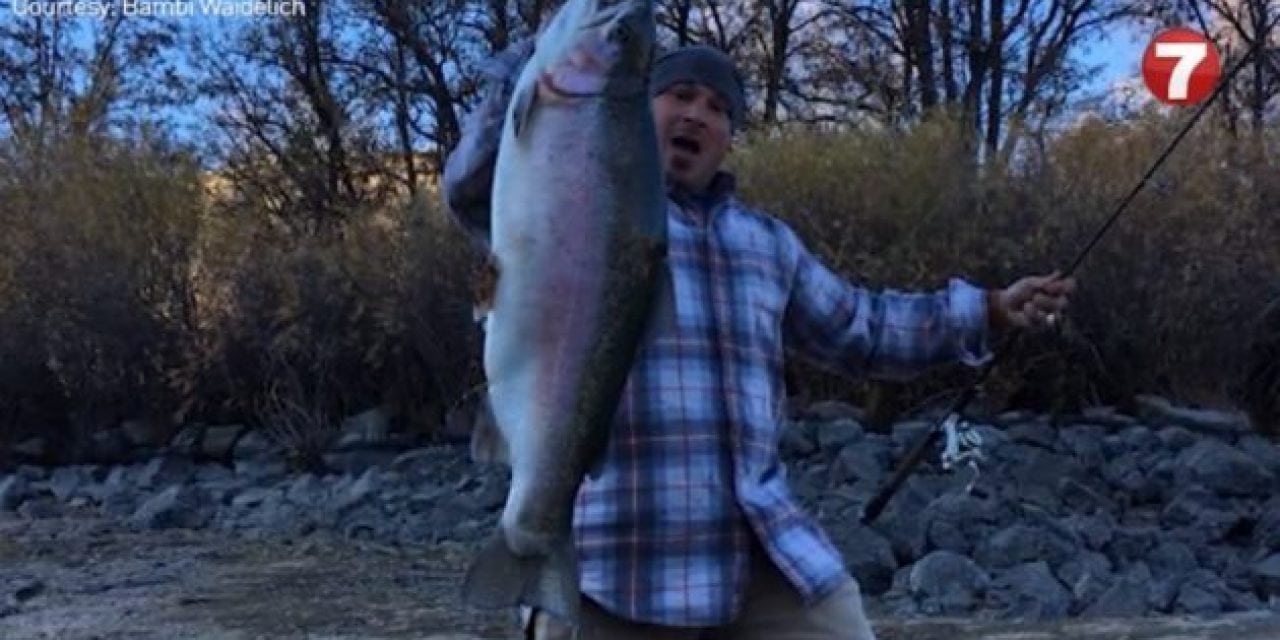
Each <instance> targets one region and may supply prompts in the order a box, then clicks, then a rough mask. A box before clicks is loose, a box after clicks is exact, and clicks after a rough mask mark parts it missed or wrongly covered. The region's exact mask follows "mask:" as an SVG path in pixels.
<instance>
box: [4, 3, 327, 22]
mask: <svg viewBox="0 0 1280 640" xmlns="http://www.w3.org/2000/svg"><path fill="white" fill-rule="evenodd" d="M5 4H8V5H9V7H10V10H11V11H12V12H13V14H14V15H17V16H31V17H35V16H45V17H55V16H63V17H69V16H81V17H94V18H106V17H107V16H110V15H113V14H116V13H119V14H122V15H125V16H139V17H160V18H163V17H175V18H181V17H189V16H213V17H224V18H251V17H262V16H305V15H306V14H307V9H306V4H305V3H304V2H303V0H122V1H121V2H110V1H109V0H10V1H9V2H5V3H0V7H3V6H4V5H5Z"/></svg>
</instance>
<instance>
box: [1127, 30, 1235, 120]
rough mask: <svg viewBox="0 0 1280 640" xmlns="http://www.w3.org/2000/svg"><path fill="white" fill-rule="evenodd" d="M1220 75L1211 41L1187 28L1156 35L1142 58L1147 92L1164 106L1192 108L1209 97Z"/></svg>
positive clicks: (1215, 50)
mask: <svg viewBox="0 0 1280 640" xmlns="http://www.w3.org/2000/svg"><path fill="white" fill-rule="evenodd" d="M1221 76H1222V60H1221V59H1219V57H1218V49H1217V47H1214V46H1213V42H1212V41H1211V40H1209V39H1208V38H1206V37H1204V36H1203V35H1201V34H1200V33H1198V32H1195V31H1192V30H1190V29H1181V28H1179V29H1169V30H1167V31H1162V32H1160V33H1158V34H1156V37H1155V38H1154V39H1153V40H1152V41H1151V44H1148V45H1147V51H1146V53H1144V54H1143V55H1142V79H1143V81H1145V82H1146V83H1147V90H1148V91H1150V92H1151V94H1152V95H1154V96H1155V97H1156V99H1158V100H1160V101H1161V102H1164V103H1165V104H1175V105H1192V104H1196V103H1197V102H1200V101H1201V100H1204V99H1205V98H1208V97H1209V94H1211V93H1213V90H1214V87H1216V86H1217V84H1218V78H1220V77H1221Z"/></svg>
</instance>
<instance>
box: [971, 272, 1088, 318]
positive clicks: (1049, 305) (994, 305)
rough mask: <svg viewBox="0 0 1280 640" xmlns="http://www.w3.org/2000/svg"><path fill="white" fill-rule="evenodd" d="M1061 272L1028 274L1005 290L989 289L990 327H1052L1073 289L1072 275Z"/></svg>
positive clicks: (988, 312)
mask: <svg viewBox="0 0 1280 640" xmlns="http://www.w3.org/2000/svg"><path fill="white" fill-rule="evenodd" d="M1061 275H1062V274H1061V273H1060V272H1058V271H1054V272H1053V273H1051V274H1049V275H1047V276H1027V277H1025V278H1022V279H1020V280H1018V281H1016V282H1014V283H1013V284H1011V285H1009V286H1008V287H1006V288H1004V289H993V290H991V291H988V292H987V315H988V317H989V318H990V319H991V320H990V322H991V326H992V328H994V329H996V330H1005V329H1009V328H1011V327H1016V328H1020V329H1029V328H1032V327H1051V326H1053V325H1054V323H1055V322H1056V320H1057V319H1058V317H1059V315H1060V314H1061V313H1062V311H1063V310H1065V309H1066V308H1067V302H1068V297H1069V296H1070V295H1071V294H1072V293H1073V292H1074V291H1075V289H1076V280H1075V278H1062V277H1061Z"/></svg>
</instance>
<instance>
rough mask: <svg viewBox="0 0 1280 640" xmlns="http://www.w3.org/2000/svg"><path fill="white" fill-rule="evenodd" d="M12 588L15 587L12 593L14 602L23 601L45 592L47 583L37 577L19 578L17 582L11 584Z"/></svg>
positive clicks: (11, 596)
mask: <svg viewBox="0 0 1280 640" xmlns="http://www.w3.org/2000/svg"><path fill="white" fill-rule="evenodd" d="M10 588H12V589H13V591H12V592H11V593H10V598H12V599H13V601H14V602H17V603H23V602H26V601H28V600H30V599H32V598H34V597H36V596H38V595H40V594H42V593H44V590H45V583H44V582H43V581H41V580H39V579H36V578H23V579H21V580H18V581H17V583H16V584H13V585H11V586H10Z"/></svg>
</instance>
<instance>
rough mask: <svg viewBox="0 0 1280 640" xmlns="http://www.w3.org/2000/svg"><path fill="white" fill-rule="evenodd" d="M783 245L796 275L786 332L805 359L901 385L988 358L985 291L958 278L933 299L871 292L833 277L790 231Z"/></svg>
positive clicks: (790, 342) (915, 295)
mask: <svg viewBox="0 0 1280 640" xmlns="http://www.w3.org/2000/svg"><path fill="white" fill-rule="evenodd" d="M783 242H784V250H785V253H786V255H788V257H789V259H790V263H791V265H792V267H793V269H792V276H793V277H792V281H791V295H790V298H789V300H788V303H787V308H786V315H785V318H784V324H783V327H784V331H785V334H786V337H787V339H788V344H789V346H791V347H793V348H795V349H797V350H798V351H799V352H801V353H802V354H804V355H806V356H808V357H810V358H812V359H814V360H816V361H818V362H820V363H822V364H825V365H828V366H830V367H833V368H835V369H837V370H839V371H841V372H844V373H847V374H850V375H855V376H869V377H872V378H877V379H896V380H905V379H909V378H912V377H915V376H917V375H919V374H920V373H923V372H924V371H925V370H926V369H928V368H930V367H931V366H933V365H937V364H943V363H949V362H957V361H959V362H963V363H965V364H967V365H970V366H979V365H982V364H984V363H985V362H986V361H987V360H989V359H990V358H991V356H992V354H991V349H990V344H989V343H990V341H991V336H990V330H991V327H990V324H991V323H990V320H989V315H988V314H989V310H988V304H989V296H988V292H987V291H986V290H984V289H981V288H979V287H976V286H974V285H971V284H969V283H968V282H965V281H964V280H961V279H958V278H953V279H952V280H951V281H950V282H949V283H948V285H947V287H946V288H944V289H942V290H939V291H935V292H929V293H905V292H898V291H892V290H889V291H885V292H872V291H869V290H867V289H865V288H862V287H858V286H855V285H853V284H852V283H850V282H848V281H847V280H846V279H845V278H843V277H841V276H839V275H837V274H836V273H834V272H832V271H831V270H830V269H829V268H827V266H826V265H824V264H823V263H822V262H821V261H820V260H819V259H818V258H817V257H816V256H814V255H813V254H812V253H811V252H810V251H809V250H808V249H807V248H806V247H805V246H804V245H803V243H802V242H801V241H800V239H799V237H798V236H796V235H795V233H794V232H792V231H791V230H790V229H787V231H786V233H784V234H783Z"/></svg>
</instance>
